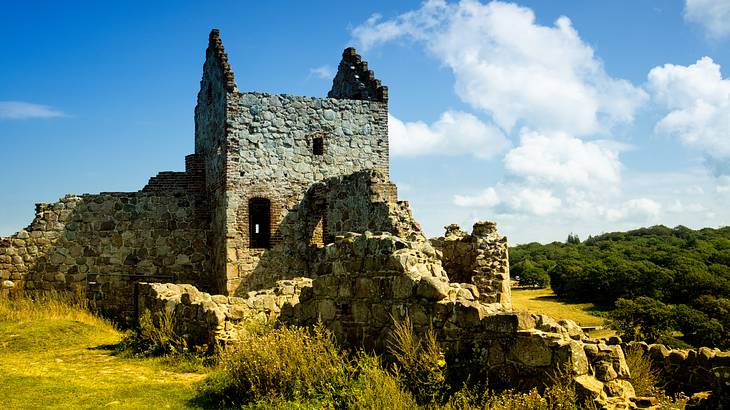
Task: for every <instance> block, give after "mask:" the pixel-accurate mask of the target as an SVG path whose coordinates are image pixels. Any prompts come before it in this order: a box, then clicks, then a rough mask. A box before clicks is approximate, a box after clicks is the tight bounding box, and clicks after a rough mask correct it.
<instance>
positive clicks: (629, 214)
mask: <svg viewBox="0 0 730 410" xmlns="http://www.w3.org/2000/svg"><path fill="white" fill-rule="evenodd" d="M661 208H662V207H661V205H660V204H659V203H658V202H656V201H654V200H652V199H649V198H639V199H631V200H629V201H626V202H624V203H623V204H622V205H621V206H620V207H619V208H612V209H608V210H606V211H605V217H606V219H608V220H609V221H611V222H617V221H623V220H628V219H630V220H639V221H652V220H655V219H657V217H658V216H659V213H660V211H661Z"/></svg>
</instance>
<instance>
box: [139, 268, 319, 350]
mask: <svg viewBox="0 0 730 410" xmlns="http://www.w3.org/2000/svg"><path fill="white" fill-rule="evenodd" d="M137 286H138V289H139V293H138V299H137V308H138V311H139V313H140V314H143V313H144V312H145V311H149V312H150V313H151V314H152V315H153V318H154V316H155V315H159V314H165V312H167V314H170V315H171V318H172V319H173V324H174V330H175V333H176V334H178V335H180V336H182V337H184V338H185V340H186V341H187V343H188V346H198V347H203V348H207V349H209V350H211V351H212V350H214V349H215V348H216V347H217V346H221V345H225V344H226V343H228V342H229V341H231V340H236V339H237V333H238V331H239V329H240V326H241V325H243V324H245V323H246V321H248V320H257V321H259V322H262V323H268V322H271V321H274V320H276V318H278V316H279V314H280V312H281V310H282V309H284V308H285V306H291V305H292V304H297V303H299V295H300V294H301V293H302V291H303V290H305V292H306V289H309V290H311V286H312V281H311V279H307V278H295V279H291V280H281V281H279V282H277V284H276V286H275V287H273V288H271V289H266V290H262V291H255V292H249V294H248V295H246V297H234V296H230V297H229V296H225V295H212V296H211V295H210V294H208V293H205V292H201V291H199V290H198V289H197V288H195V287H194V286H193V285H176V284H172V283H140V284H138V285H137Z"/></svg>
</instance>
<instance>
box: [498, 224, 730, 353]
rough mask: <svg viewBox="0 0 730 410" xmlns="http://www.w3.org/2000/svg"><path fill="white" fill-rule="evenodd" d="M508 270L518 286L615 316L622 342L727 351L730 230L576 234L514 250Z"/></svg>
mask: <svg viewBox="0 0 730 410" xmlns="http://www.w3.org/2000/svg"><path fill="white" fill-rule="evenodd" d="M510 266H511V274H512V276H513V277H519V278H520V284H523V285H533V286H550V287H551V288H552V289H553V290H554V291H555V293H556V294H557V295H558V297H559V298H561V299H564V300H566V301H570V302H592V303H594V304H596V305H599V306H602V307H604V308H607V309H612V314H611V317H612V319H613V322H614V325H615V327H616V328H617V330H619V331H620V332H621V333H622V336H624V337H625V338H628V339H631V340H646V341H649V342H654V341H664V342H668V343H669V344H675V345H681V344H682V342H686V343H689V344H691V345H696V346H698V345H705V346H718V347H725V348H727V347H730V346H729V345H730V227H724V228H720V229H712V228H704V229H700V230H692V229H689V228H687V227H684V226H677V227H675V228H668V227H666V226H661V225H660V226H653V227H650V228H641V229H637V230H633V231H629V232H613V233H607V234H603V235H599V236H594V237H589V238H588V239H586V240H585V241H582V242H581V241H580V239H579V238H578V237H577V236H575V235H573V234H571V235H570V236H569V237H568V240H566V242H565V243H560V242H553V243H550V244H547V245H541V244H539V243H529V244H526V245H519V246H515V247H512V248H510ZM677 334H681V335H682V338H681V340H673V338H672V336H673V335H677Z"/></svg>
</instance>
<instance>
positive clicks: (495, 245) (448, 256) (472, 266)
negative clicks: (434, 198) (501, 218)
mask: <svg viewBox="0 0 730 410" xmlns="http://www.w3.org/2000/svg"><path fill="white" fill-rule="evenodd" d="M431 245H433V247H434V248H436V249H437V250H438V251H439V252H440V259H441V261H442V263H443V266H444V269H446V273H447V274H448V275H449V278H451V280H452V281H455V282H467V283H473V284H475V285H476V286H477V288H478V289H479V295H480V298H479V300H480V301H482V302H484V303H501V304H502V305H503V306H504V307H506V308H509V307H511V305H512V300H511V292H510V278H509V256H508V253H507V252H508V245H507V238H505V237H504V236H501V235H499V233H498V232H497V225H496V224H495V223H494V222H490V221H485V222H477V223H475V224H474V226H473V229H472V233H471V234H467V233H466V232H464V231H462V230H461V228H459V225H456V224H452V225H449V226H446V234H445V235H444V236H442V237H439V238H432V239H431Z"/></svg>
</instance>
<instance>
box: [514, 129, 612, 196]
mask: <svg viewBox="0 0 730 410" xmlns="http://www.w3.org/2000/svg"><path fill="white" fill-rule="evenodd" d="M620 149H622V147H621V146H620V145H618V144H615V143H610V142H608V141H593V142H584V141H582V140H580V139H578V138H574V137H571V136H569V135H566V134H563V133H556V134H553V135H545V134H541V133H537V132H523V133H522V136H521V138H520V145H519V146H518V147H517V148H514V149H512V150H511V151H510V152H508V153H507V155H506V156H505V159H504V164H505V168H506V170H507V171H508V172H510V173H511V174H513V175H516V176H520V177H523V178H526V179H527V180H528V181H530V182H547V183H554V184H561V185H565V186H580V187H583V188H598V189H606V186H607V185H610V186H614V185H617V184H618V183H619V181H620V179H621V162H620V161H619V151H620Z"/></svg>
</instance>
